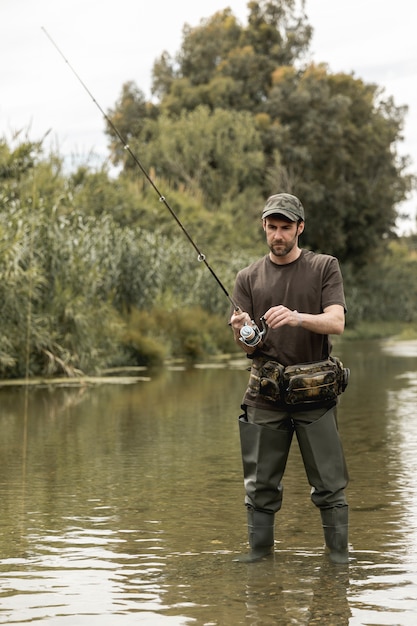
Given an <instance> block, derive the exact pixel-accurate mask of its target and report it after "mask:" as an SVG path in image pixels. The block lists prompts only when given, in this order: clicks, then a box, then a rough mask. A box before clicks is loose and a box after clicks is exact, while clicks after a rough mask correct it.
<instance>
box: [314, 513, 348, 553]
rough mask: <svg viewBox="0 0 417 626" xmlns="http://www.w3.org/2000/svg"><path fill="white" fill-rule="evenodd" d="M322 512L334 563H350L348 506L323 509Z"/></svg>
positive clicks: (324, 529) (329, 549)
mask: <svg viewBox="0 0 417 626" xmlns="http://www.w3.org/2000/svg"><path fill="white" fill-rule="evenodd" d="M320 513H321V520H322V524H323V532H324V540H325V542H326V551H327V553H328V556H329V559H330V560H331V561H332V562H333V563H341V564H344V563H348V561H349V553H348V530H349V520H348V517H349V512H348V507H347V506H341V507H335V508H332V509H321V510H320Z"/></svg>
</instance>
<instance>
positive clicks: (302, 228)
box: [297, 222, 304, 235]
mask: <svg viewBox="0 0 417 626" xmlns="http://www.w3.org/2000/svg"><path fill="white" fill-rule="evenodd" d="M303 231H304V222H299V224H298V226H297V235H301V233H302V232H303Z"/></svg>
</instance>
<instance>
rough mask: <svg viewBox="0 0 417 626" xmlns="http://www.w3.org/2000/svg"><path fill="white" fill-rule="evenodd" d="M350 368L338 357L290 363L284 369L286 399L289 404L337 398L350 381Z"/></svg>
mask: <svg viewBox="0 0 417 626" xmlns="http://www.w3.org/2000/svg"><path fill="white" fill-rule="evenodd" d="M349 375H350V371H349V369H347V368H345V367H343V363H342V362H341V361H340V359H338V358H337V357H333V356H330V357H329V358H328V359H325V360H324V361H317V362H315V363H300V364H299V365H289V366H288V367H286V368H285V370H284V376H283V383H284V387H285V396H284V400H285V402H286V403H287V404H299V403H303V404H305V403H309V402H327V401H329V400H336V398H337V396H339V395H340V394H341V393H343V391H344V390H345V389H346V387H347V384H348V382H349Z"/></svg>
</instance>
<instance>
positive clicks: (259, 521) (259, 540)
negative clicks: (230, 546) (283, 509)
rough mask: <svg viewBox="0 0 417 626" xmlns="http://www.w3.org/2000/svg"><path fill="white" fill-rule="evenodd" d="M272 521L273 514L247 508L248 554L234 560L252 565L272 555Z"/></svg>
mask: <svg viewBox="0 0 417 626" xmlns="http://www.w3.org/2000/svg"><path fill="white" fill-rule="evenodd" d="M274 519H275V516H274V514H273V513H265V512H264V511H255V509H252V508H251V507H248V538H249V546H250V552H249V553H248V554H242V555H240V556H238V557H236V558H235V559H234V561H238V562H240V563H254V562H255V561H260V560H261V559H264V558H266V557H270V556H272V555H273V553H274Z"/></svg>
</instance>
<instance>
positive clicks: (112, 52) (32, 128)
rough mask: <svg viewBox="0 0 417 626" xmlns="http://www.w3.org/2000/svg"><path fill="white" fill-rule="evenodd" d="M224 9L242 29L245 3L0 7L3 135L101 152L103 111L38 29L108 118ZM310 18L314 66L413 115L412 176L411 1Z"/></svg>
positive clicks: (414, 63)
mask: <svg viewBox="0 0 417 626" xmlns="http://www.w3.org/2000/svg"><path fill="white" fill-rule="evenodd" d="M226 7H230V8H231V10H232V12H233V13H234V15H235V16H236V17H237V18H238V19H239V20H240V21H241V23H243V24H245V23H246V22H247V16H248V9H247V0H229V2H228V1H227V0H198V2H197V1H196V0H175V2H171V1H170V0H150V1H148V0H146V1H145V0H117V1H116V0H0V86H1V97H0V134H1V136H4V137H6V138H7V139H8V140H9V139H10V138H11V137H12V136H13V133H14V132H15V131H17V130H22V129H23V130H24V131H28V133H29V138H30V139H40V138H41V137H43V136H44V134H45V133H47V132H48V131H50V132H49V135H48V140H47V141H48V142H52V145H53V146H54V147H56V148H57V149H58V150H59V152H60V153H61V154H62V155H65V156H66V157H68V159H73V160H74V161H78V160H82V161H85V160H86V158H87V157H88V155H91V154H92V155H94V154H98V155H103V154H105V153H106V137H105V135H104V122H103V119H102V116H101V114H100V111H99V110H98V109H97V107H96V105H95V104H94V103H93V101H92V100H91V99H90V98H89V96H88V95H87V94H86V92H85V91H84V90H83V88H82V87H81V85H80V84H79V83H78V82H77V80H76V79H75V77H74V75H73V74H72V72H71V71H70V70H69V68H68V66H67V65H66V64H65V62H64V61H63V59H62V58H61V57H60V56H59V54H58V53H57V51H56V50H55V48H54V47H53V46H52V45H51V43H50V41H49V40H48V38H47V37H46V35H45V33H44V32H43V30H42V27H43V28H45V29H46V30H47V32H48V33H49V35H50V36H51V37H52V38H53V39H54V40H55V42H56V43H57V44H58V46H59V48H60V49H61V50H62V52H63V53H64V55H65V56H66V58H67V59H68V61H69V62H70V64H71V65H72V66H73V67H74V69H75V70H76V71H77V73H78V74H79V75H80V77H81V78H82V80H83V81H84V83H85V84H86V85H87V86H88V88H89V90H90V91H91V93H92V94H93V96H94V98H95V99H96V100H97V102H98V103H99V104H100V106H101V107H102V108H103V109H104V110H105V111H107V110H108V108H110V107H113V106H114V104H115V102H116V100H117V99H118V97H119V96H120V92H121V87H122V85H123V83H124V82H126V81H129V80H133V81H134V82H135V83H136V84H137V85H138V86H139V87H140V88H141V89H142V91H144V92H145V94H146V96H148V97H149V96H150V83H151V70H152V66H153V63H154V61H155V59H156V58H158V57H159V56H160V55H161V53H162V52H163V51H164V50H167V51H168V52H169V53H171V54H175V53H176V52H177V51H178V50H179V47H180V45H181V41H182V28H183V26H184V24H185V23H187V24H189V25H190V26H197V25H198V24H199V22H200V20H201V19H202V18H206V17H210V16H211V15H213V13H215V12H216V11H219V10H223V9H225V8H226ZM306 12H307V16H308V19H309V22H310V24H311V25H312V26H313V29H314V35H313V40H312V45H311V48H310V49H311V59H312V60H314V61H317V62H325V63H327V64H328V65H329V67H330V70H331V71H333V72H337V71H343V72H346V73H353V74H354V75H355V76H356V77H358V78H362V79H363V80H364V81H365V82H370V83H377V84H378V85H380V86H381V87H382V88H384V90H385V94H386V95H387V96H388V95H390V96H393V97H394V101H395V104H396V105H398V106H399V105H407V106H408V107H409V112H408V115H407V117H406V125H405V129H404V142H403V144H401V146H400V152H401V153H402V154H408V155H410V157H411V158H412V161H413V166H412V171H414V172H417V88H416V79H417V37H416V35H415V25H416V24H417V2H415V0H396V1H395V2H392V3H391V2H389V3H388V2H382V0H307V2H306ZM47 145H49V144H47ZM91 162H94V156H92V157H91ZM416 206H417V195H416V194H415V195H414V196H413V197H412V198H411V199H410V201H409V202H407V203H406V204H405V205H404V207H402V208H404V209H405V210H407V211H408V212H410V213H411V215H412V219H411V220H409V221H404V222H403V223H402V225H401V230H402V231H408V230H410V229H412V230H416V228H415V215H416Z"/></svg>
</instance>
